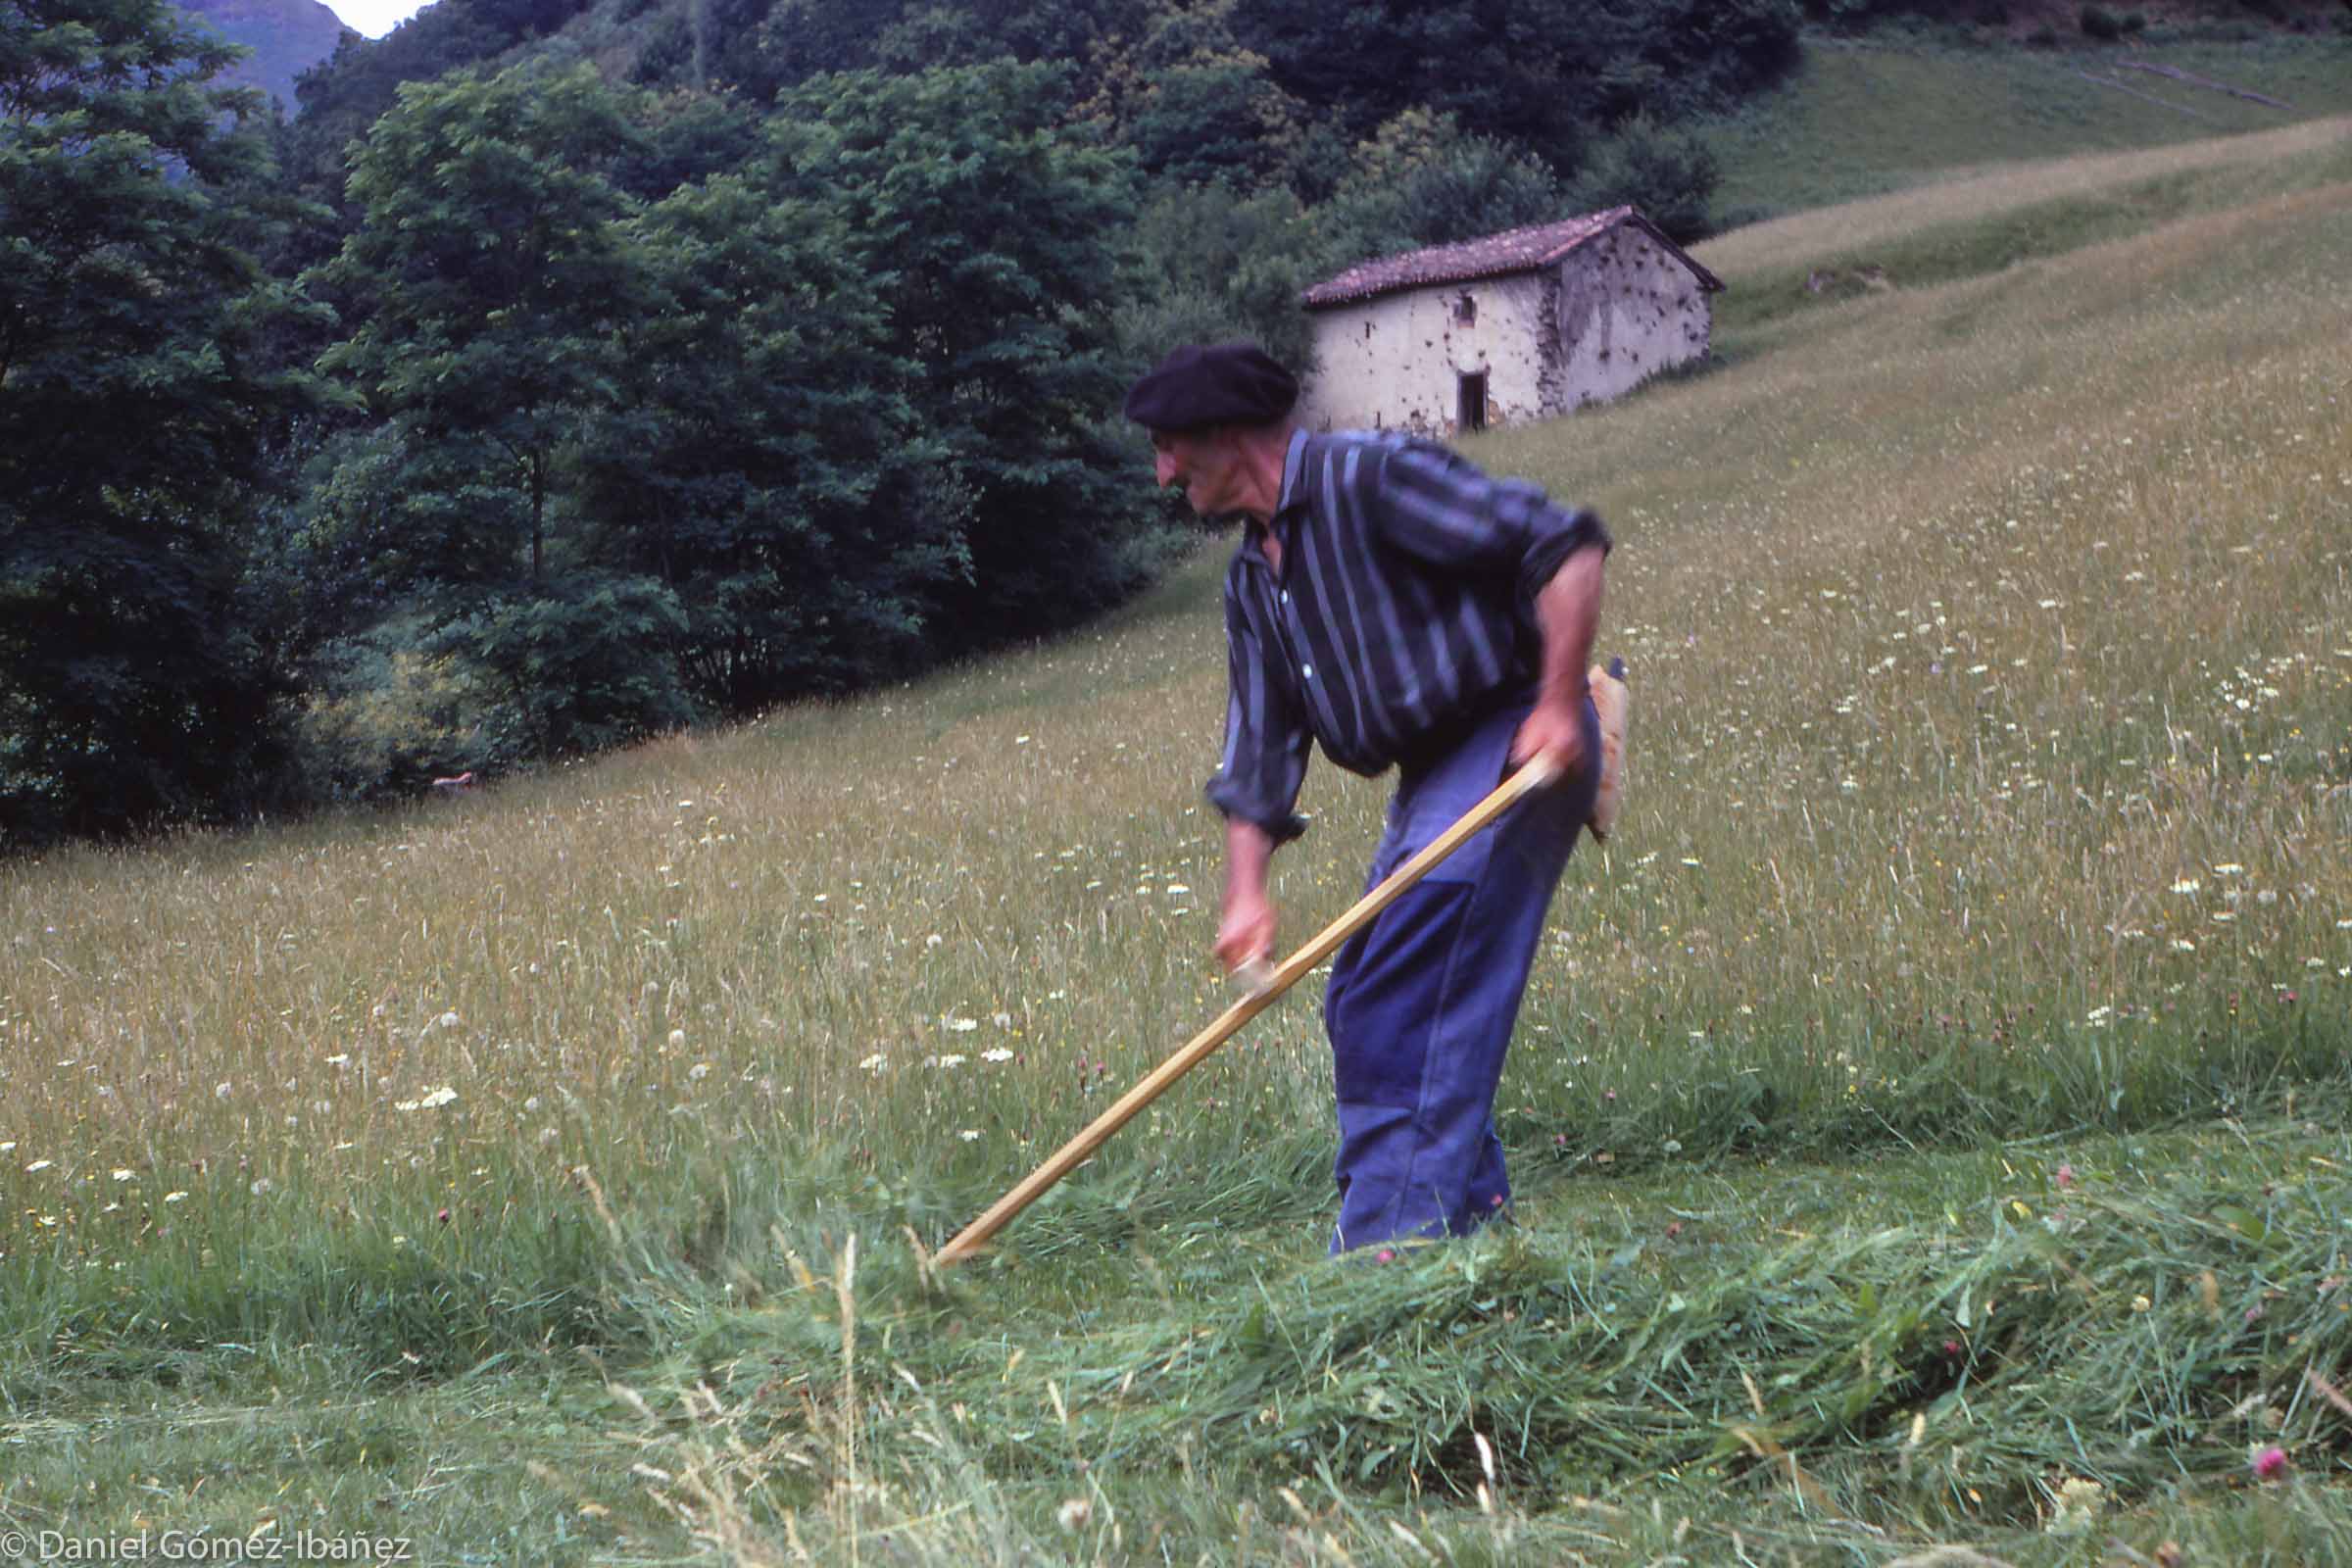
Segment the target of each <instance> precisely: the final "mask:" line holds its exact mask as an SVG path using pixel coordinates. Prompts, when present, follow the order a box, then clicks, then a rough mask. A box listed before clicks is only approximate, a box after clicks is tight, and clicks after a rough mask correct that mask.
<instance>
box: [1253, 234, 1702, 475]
mask: <svg viewBox="0 0 2352 1568" xmlns="http://www.w3.org/2000/svg"><path fill="white" fill-rule="evenodd" d="M1464 297H1467V298H1469V299H1470V300H1471V301H1473V302H1474V304H1475V305H1476V314H1475V319H1474V320H1473V321H1472V322H1470V323H1467V324H1465V323H1462V322H1460V321H1458V320H1457V319H1455V318H1456V310H1457V307H1458V306H1459V304H1460V302H1461V301H1462V299H1463V298H1464ZM1711 319H1712V318H1711V312H1710V310H1709V306H1708V302H1707V296H1706V292H1705V290H1704V289H1702V288H1701V287H1700V285H1699V280H1698V278H1697V277H1695V276H1693V275H1692V273H1691V270H1690V269H1689V268H1687V267H1685V266H1684V265H1683V264H1682V263H1681V262H1680V261H1678V260H1676V259H1675V257H1674V256H1673V255H1672V254H1670V253H1669V252H1668V251H1666V249H1665V248H1664V247H1662V246H1661V245H1659V244H1658V242H1657V241H1656V240H1655V239H1653V238H1651V237H1650V236H1649V235H1648V234H1647V233H1645V232H1643V231H1642V230H1641V229H1638V228H1633V227H1629V226H1620V227H1617V228H1614V229H1612V230H1610V231H1609V232H1608V233H1605V234H1602V235H1600V236H1598V237H1596V238H1594V239H1592V240H1589V241H1587V242H1586V243H1585V244H1583V245H1581V246H1579V247H1578V248H1577V249H1576V250H1575V251H1573V252H1571V253H1570V254H1569V255H1568V256H1567V257H1566V258H1565V259H1563V260H1562V261H1561V262H1560V264H1559V265H1558V267H1557V268H1556V269H1555V270H1550V271H1545V272H1522V273H1518V274H1516V275H1513V276H1510V277H1500V278H1486V279H1481V280H1479V281H1476V282H1470V283H1447V284H1438V285H1432V286H1430V287H1426V288H1418V289H1409V290H1402V291H1399V292H1397V293H1394V294H1384V295H1381V296H1379V297H1378V298H1375V299H1370V300H1365V301H1362V302H1360V303H1357V304H1354V305H1347V306H1339V307H1335V308H1333V309H1330V310H1324V311H1318V312H1316V313H1315V316H1314V325H1315V349H1316V360H1317V365H1316V369H1315V374H1314V376H1313V378H1312V379H1311V380H1310V381H1309V382H1308V384H1307V386H1306V388H1305V391H1304V394H1303V396H1302V398H1301V400H1300V405H1299V408H1300V413H1299V417H1300V419H1301V422H1303V423H1304V424H1305V425H1306V427H1307V428H1309V429H1322V430H1330V429H1358V428H1360V429H1390V430H1395V429H1407V430H1413V431H1416V432H1418V433H1421V434H1425V435H1433V436H1441V437H1443V436H1449V435H1452V434H1453V433H1454V424H1455V414H1456V410H1457V409H1458V407H1459V398H1460V378H1461V376H1462V375H1464V374H1466V373H1474V372H1477V371H1482V370H1483V371H1485V372H1486V374H1487V422H1488V423H1489V424H1490V425H1500V424H1515V423H1521V422H1524V421H1526V420H1529V419H1537V418H1544V417H1549V416H1552V415H1558V414H1565V413H1568V412H1569V411H1570V410H1572V409H1575V408H1577V407H1579V406H1581V405H1583V404H1586V403H1592V402H1597V401H1605V400H1607V399H1610V398H1615V397H1619V396H1622V395H1623V394H1624V393H1626V392H1628V391H1630V390H1631V389H1632V388H1633V387H1634V386H1635V385H1636V384H1637V383H1639V382H1640V381H1642V379H1643V378H1644V377H1646V376H1649V375H1653V374H1655V373H1656V372H1658V371H1659V370H1662V369H1665V368H1668V367H1670V366H1675V365H1680V364H1682V363H1684V362H1685V361H1687V360H1691V359H1693V358H1696V357H1698V356H1701V355H1704V354H1705V353H1706V351H1707V341H1708V331H1709V325H1710V321H1711Z"/></svg>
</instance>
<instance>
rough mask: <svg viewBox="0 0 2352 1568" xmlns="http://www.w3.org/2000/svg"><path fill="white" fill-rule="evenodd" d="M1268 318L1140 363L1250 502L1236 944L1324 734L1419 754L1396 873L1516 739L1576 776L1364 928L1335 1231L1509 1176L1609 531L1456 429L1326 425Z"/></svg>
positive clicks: (1347, 751) (1229, 581)
mask: <svg viewBox="0 0 2352 1568" xmlns="http://www.w3.org/2000/svg"><path fill="white" fill-rule="evenodd" d="M1298 396H1299V386H1298V382H1297V381H1296V380H1295V379H1294V378H1293V377H1292V375H1291V374H1290V372H1289V371H1287V370H1286V369H1284V368H1282V366H1281V365H1279V364H1277V363H1276V362H1275V361H1274V360H1273V359H1272V358H1270V357H1269V356H1268V355H1266V354H1265V353H1264V352H1263V351H1262V350H1260V349H1258V348H1256V347H1255V346H1253V345H1250V344H1243V343H1230V344H1221V345H1217V346H1214V347H1207V348H1201V347H1191V346H1188V347H1184V348H1180V349H1177V350H1176V351H1175V352H1173V353H1172V354H1170V355H1169V356H1168V357H1167V358H1166V359H1165V360H1164V361H1162V362H1161V363H1160V365H1159V366H1158V367H1157V368H1155V369H1153V370H1152V372H1151V373H1150V374H1149V375H1147V376H1145V377H1144V378H1143V379H1142V380H1140V381H1138V382H1137V383H1136V384H1135V386H1134V388H1133V389H1132V390H1131V391H1130V392H1129V394H1128V397H1127V404H1126V412H1127V416H1128V417H1130V418H1132V419H1134V420H1136V421H1137V422H1138V423H1140V424H1143V425H1144V426H1146V427H1147V428H1149V429H1150V430H1151V432H1152V446H1153V448H1154V451H1155V453H1156V466H1157V476H1158V481H1159V483H1160V485H1161V486H1162V487H1166V486H1170V485H1174V486H1177V487H1179V488H1181V489H1182V490H1183V491H1184V493H1185V496H1186V499H1187V500H1188V501H1189V502H1190V503H1191V505H1192V507H1193V510H1194V511H1195V512H1197V513H1199V514H1200V515H1202V516H1204V517H1230V516H1234V515H1239V516H1240V517H1241V518H1242V519H1243V522H1244V526H1243V531H1242V536H1241V541H1240V544H1239V546H1238V548H1236V550H1235V551H1234V555H1233V559H1232V562H1231V563H1230V564H1229V565H1228V567H1227V569H1226V575H1225V631H1226V645H1227V662H1228V667H1229V671H1230V677H1231V690H1230V695H1229V697H1228V701H1227V706H1226V718H1225V742H1224V752H1223V755H1222V757H1221V758H1220V759H1219V761H1218V765H1217V770H1216V772H1215V774H1214V775H1213V776H1212V777H1211V778H1210V780H1209V782H1208V786H1207V795H1208V798H1209V800H1210V801H1211V802H1212V803H1213V804H1214V805H1215V806H1216V807H1217V809H1219V810H1220V811H1221V812H1222V813H1223V814H1224V817H1225V846H1226V885H1225V903H1224V918H1223V922H1222V924H1221V926H1220V928H1219V930H1218V933H1217V939H1216V956H1217V957H1218V958H1219V959H1220V960H1221V961H1222V962H1223V963H1224V964H1225V965H1226V967H1227V968H1229V969H1235V968H1240V967H1241V966H1243V965H1245V964H1255V963H1262V962H1263V961H1265V960H1266V959H1267V958H1268V957H1269V956H1271V954H1272V952H1273V947H1274V935H1275V921H1276V916H1275V910H1274V906H1273V903H1272V901H1271V899H1270V897H1269V895H1268V888H1267V867H1268V864H1269V861H1270V860H1271V858H1272V856H1273V853H1274V851H1275V850H1276V849H1277V848H1278V847H1279V846H1281V845H1282V844H1284V843H1287V842H1288V841H1290V840H1291V839H1293V838H1296V837H1298V836H1299V833H1301V832H1303V831H1304V828H1305V824H1304V823H1303V822H1302V821H1301V820H1300V819H1299V816H1298V815H1297V813H1296V811H1295V809H1294V808H1295V806H1296V803H1297V801H1298V797H1299V784H1300V781H1301V780H1302V779H1303V777H1304V775H1305V771H1306V760H1307V751H1308V746H1309V743H1310V742H1312V743H1315V744H1317V745H1320V746H1321V747H1322V749H1323V754H1324V755H1325V756H1326V757H1328V758H1329V759H1330V760H1332V761H1334V762H1336V763H1338V764H1339V765H1340V766H1342V767H1345V768H1348V770H1349V771H1351V772H1356V773H1361V774H1364V775H1367V776H1370V775H1375V774H1379V773H1382V772H1385V771H1386V770H1387V769H1388V768H1390V767H1391V766H1394V767H1396V768H1397V794H1396V797H1395V799H1394V800H1393V801H1392V802H1391V803H1390V806H1389V812H1388V823H1387V829H1386V832H1385V833H1384V835H1383V837H1382V839H1381V842H1380V847H1379V849H1378V851H1377V852H1376V854H1375V855H1374V857H1373V862H1372V869H1371V878H1370V881H1371V883H1372V884H1375V885H1376V884H1378V883H1380V882H1381V881H1382V880H1383V879H1385V878H1386V877H1387V876H1388V874H1389V872H1390V871H1391V870H1393V869H1394V868H1396V867H1397V865H1399V864H1400V863H1402V862H1403V861H1405V860H1406V859H1407V858H1410V857H1411V856H1413V855H1414V853H1415V852H1416V851H1418V850H1419V849H1421V848H1422V847H1423V846H1424V845H1426V844H1428V843H1430V842H1431V840H1432V839H1434V838H1436V837H1437V836H1438V835H1440V834H1441V833H1443V832H1444V831H1445V829H1446V828H1447V827H1448V826H1450V825H1451V824H1452V823H1454V822H1455V821H1456V820H1457V819H1458V818H1460V817H1461V816H1462V815H1463V814H1464V812H1465V811H1466V810H1468V809H1470V808H1471V807H1473V806H1475V805H1477V804H1478V803H1479V801H1480V800H1481V799H1482V798H1484V797H1486V796H1487V795H1488V794H1489V793H1490V792H1492V791H1493V790H1494V789H1495V786H1496V784H1497V782H1498V781H1499V780H1500V779H1502V778H1503V777H1504V776H1505V775H1506V774H1507V773H1509V772H1510V770H1511V769H1512V768H1514V767H1516V766H1518V765H1521V764H1525V763H1529V762H1532V761H1534V760H1538V759H1543V760H1546V761H1548V762H1549V763H1550V764H1551V765H1552V766H1553V767H1554V769H1555V770H1556V776H1557V777H1558V778H1559V779H1560V781H1561V782H1559V783H1557V784H1555V785H1553V786H1550V787H1548V788H1546V789H1544V790H1542V791H1541V792H1539V793H1538V794H1536V795H1533V796H1531V797H1529V798H1528V799H1527V800H1526V801H1525V802H1524V803H1523V804H1522V805H1520V806H1519V807H1518V808H1516V809H1513V810H1511V811H1510V812H1509V813H1508V814H1507V815H1505V816H1503V817H1502V818H1500V819H1499V820H1497V821H1496V822H1495V823H1494V825H1492V826H1491V827H1488V828H1485V829H1484V830H1482V831H1481V832H1479V834H1478V835H1477V836H1476V837H1475V838H1473V839H1471V840H1469V841H1468V842H1467V843H1465V844H1464V845H1463V846H1462V847H1461V848H1459V849H1458V850H1455V851H1453V852H1452V853H1451V854H1450V855H1449V856H1448V857H1447V858H1446V859H1445V860H1444V861H1443V862H1442V863H1441V864H1440V865H1439V866H1438V867H1437V868H1436V869H1434V870H1432V871H1430V872H1429V873H1428V875H1427V876H1426V877H1425V878H1423V879H1422V880H1421V881H1420V882H1418V883H1416V884H1414V885H1413V886H1412V887H1410V888H1409V889H1407V890H1406V891H1405V892H1404V893H1403V894H1402V895H1401V896H1400V897H1399V898H1397V900H1396V902H1394V903H1393V904H1390V905H1389V906H1388V907H1386V908H1384V909H1383V910H1382V911H1381V912H1380V914H1379V915H1378V917H1377V918H1376V919H1374V920H1373V921H1372V922H1371V923H1370V924H1369V925H1367V926H1365V927H1363V928H1362V929H1360V930H1358V931H1357V932H1356V933H1355V934H1354V935H1353V936H1351V937H1350V938H1349V939H1348V942H1347V943H1346V945H1345V946H1343V947H1342V948H1341V949H1340V950H1339V953H1338V956H1337V957H1336V958H1335V960H1334V962H1333V965H1332V973H1331V981H1330V986H1329V988H1328V990H1327V991H1326V993H1325V997H1324V1022H1325V1027H1326V1029H1327V1030H1328V1032H1329V1034H1330V1037H1331V1048H1332V1062H1333V1076H1334V1079H1335V1082H1336V1088H1337V1098H1338V1102H1339V1156H1338V1160H1337V1162H1336V1167H1335V1174H1336V1176H1337V1178H1338V1183H1339V1190H1340V1216H1339V1222H1338V1226H1337V1229H1336V1231H1335V1233H1334V1235H1333V1237H1332V1243H1331V1248H1332V1250H1333V1251H1334V1252H1339V1251H1344V1250H1349V1249H1353V1248H1358V1247H1365V1246H1369V1245H1372V1244H1375V1243H1380V1242H1388V1241H1393V1240H1397V1239H1404V1238H1421V1237H1437V1236H1446V1235H1462V1234H1465V1233H1467V1232H1469V1231H1471V1230H1473V1229H1475V1228H1476V1227H1478V1226H1479V1225H1480V1224H1482V1223H1484V1222H1485V1221H1486V1220H1487V1219H1488V1218H1490V1217H1491V1216H1493V1215H1494V1214H1495V1212H1496V1211H1497V1210H1499V1209H1500V1208H1501V1207H1502V1206H1503V1204H1504V1203H1505V1202H1506V1201H1507V1200H1508V1199H1509V1196H1510V1184H1509V1182H1508V1180H1507V1179H1506V1177H1505V1176H1504V1173H1503V1158H1502V1145H1501V1142H1500V1141H1499V1140H1498V1139H1497V1138H1496V1136H1495V1115H1494V1107H1495V1086H1496V1084H1497V1083H1498V1081H1499V1080H1500V1078H1501V1074H1502V1062H1503V1054H1504V1052H1505V1050H1506V1049H1507V1048H1508V1046H1509V1043H1510V1038H1511V1031H1512V1027H1513V1024H1514V1022H1515V1020H1516V1018H1517V1015H1518V1010H1519V1004H1520V1000H1521V997H1522V996H1523V994H1524V993H1525V991H1526V988H1527V977H1528V971H1529V968H1530V967H1531V965H1532V964H1533V962H1534V959H1535V955H1536V949H1537V945H1538V942H1539V939H1540V938H1541V936H1542V934H1543V929H1544V914H1545V910H1546V908H1547V907H1548V906H1549V904H1550V901H1551V896H1552V892H1553V890H1554V888H1555V887H1557V885H1558V883H1559V879H1560V874H1561V871H1562V869H1563V868H1564V867H1565V866H1566V864H1567V861H1568V857H1569V854H1570V852H1571V851H1572V850H1574V848H1575V846H1576V839H1577V834H1578V832H1579V830H1580V829H1582V828H1583V827H1584V826H1585V825H1586V823H1587V821H1588V819H1589V818H1590V817H1591V816H1592V815H1593V806H1594V800H1595V794H1596V791H1597V789H1598V787H1599V785H1600V782H1601V779H1600V774H1601V767H1600V760H1601V756H1602V752H1601V742H1600V728H1599V719H1598V716H1597V714H1596V712H1595V710H1594V706H1593V693H1592V691H1591V689H1590V680H1589V677H1588V664H1589V662H1590V660H1591V656H1592V650H1593V629H1594V626H1595V624H1596V621H1597V617H1598V614H1599V610H1600V597H1601V577H1602V563H1603V560H1604V559H1605V557H1606V556H1607V554H1608V551H1609V544H1610V541H1609V536H1608V533H1607V531H1606V530H1605V529H1604V528H1603V527H1602V526H1601V523H1600V519H1599V518H1598V517H1596V516H1594V515H1593V514H1592V513H1591V512H1585V511H1569V510H1566V509H1563V508H1560V507H1557V506H1554V505H1553V504H1552V503H1551V502H1550V501H1549V500H1548V499H1546V497H1545V496H1544V493H1543V492H1542V491H1541V490H1539V489H1537V488H1536V487H1535V486H1533V485H1530V484H1526V483H1524V482H1520V481H1514V480H1495V479H1492V478H1489V477H1488V476H1487V475H1485V474H1484V473H1481V472H1480V471H1479V470H1478V469H1477V468H1476V467H1474V466H1471V465H1470V464H1469V463H1467V462H1465V461H1463V460H1462V459H1461V458H1459V457H1457V456H1455V455H1454V454H1452V453H1450V452H1448V451H1446V449H1445V448H1443V447H1440V446H1437V445H1435V444H1433V443H1430V442H1426V441H1420V440H1415V439H1412V438H1409V437H1405V436H1400V435H1393V434H1374V433H1369V432H1363V431H1348V432H1335V433H1330V434H1309V433H1308V432H1306V431H1305V430H1302V429H1299V428H1298V427H1296V426H1295V425H1294V424H1293V422H1292V419H1291V414H1292V410H1293V408H1294V407H1295V405H1296V404H1297V402H1298Z"/></svg>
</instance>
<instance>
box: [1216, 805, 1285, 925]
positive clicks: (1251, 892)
mask: <svg viewBox="0 0 2352 1568" xmlns="http://www.w3.org/2000/svg"><path fill="white" fill-rule="evenodd" d="M1273 859H1274V835H1273V834H1271V833H1268V832H1267V831H1266V830H1265V829H1264V828H1262V827H1259V826H1258V825H1257V824H1256V823H1255V822H1250V821H1246V820H1244V819H1243V818H1241V817H1238V816H1229V817H1227V818H1226V819H1225V907H1226V908H1227V909H1228V910H1231V909H1232V908H1233V907H1234V904H1235V902H1236V900H1237V899H1238V900H1251V901H1254V902H1256V903H1259V904H1263V903H1264V902H1265V901H1266V870H1267V867H1268V866H1269V865H1271V864H1272V863H1273Z"/></svg>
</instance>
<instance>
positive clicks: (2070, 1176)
mask: <svg viewBox="0 0 2352 1568" xmlns="http://www.w3.org/2000/svg"><path fill="white" fill-rule="evenodd" d="M2074 1185H2075V1167H2074V1166H2072V1165H2061V1166H2059V1167H2058V1190H2059V1191H2060V1192H2064V1191H2066V1190H2067V1189H2068V1188H2069V1187H2072V1186H2074Z"/></svg>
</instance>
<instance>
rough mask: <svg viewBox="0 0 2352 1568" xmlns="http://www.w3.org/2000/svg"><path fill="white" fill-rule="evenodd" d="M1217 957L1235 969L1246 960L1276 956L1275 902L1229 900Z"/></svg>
mask: <svg viewBox="0 0 2352 1568" xmlns="http://www.w3.org/2000/svg"><path fill="white" fill-rule="evenodd" d="M1216 954H1217V961H1218V962H1219V963H1221V964H1223V965H1224V966H1225V972H1226V973H1228V974H1231V973H1233V972H1234V971H1235V970H1237V969H1239V968H1241V967H1242V965H1244V964H1246V963H1250V962H1252V961H1255V962H1259V963H1265V962H1269V961H1271V960H1272V958H1273V956H1274V906H1273V905H1271V904H1268V903H1267V902H1266V901H1265V900H1264V899H1248V900H1242V901H1240V902H1236V901H1234V900H1232V899H1228V900H1226V901H1225V922H1224V924H1222V925H1220V926H1219V927H1218V928H1217V947H1216Z"/></svg>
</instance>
